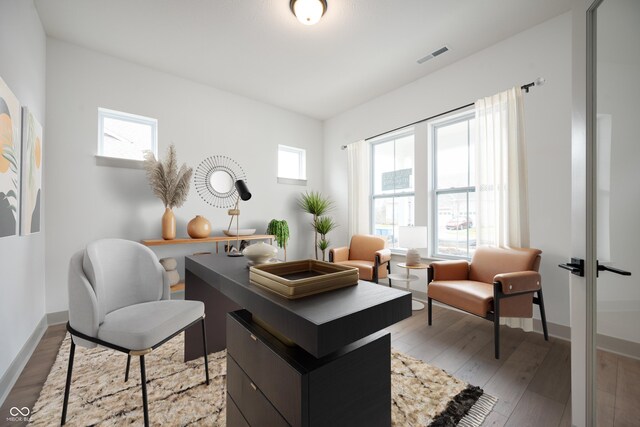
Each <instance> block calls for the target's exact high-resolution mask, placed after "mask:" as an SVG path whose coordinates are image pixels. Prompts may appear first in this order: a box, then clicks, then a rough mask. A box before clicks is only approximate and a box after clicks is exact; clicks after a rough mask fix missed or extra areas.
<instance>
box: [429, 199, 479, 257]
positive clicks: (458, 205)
mask: <svg viewBox="0 0 640 427" xmlns="http://www.w3.org/2000/svg"><path fill="white" fill-rule="evenodd" d="M436 203H437V216H436V228H437V243H436V244H437V248H436V253H437V254H440V255H451V256H462V257H467V256H471V254H472V253H473V251H474V250H475V246H476V224H475V193H473V192H471V193H467V192H459V193H444V194H438V196H437V202H436Z"/></svg>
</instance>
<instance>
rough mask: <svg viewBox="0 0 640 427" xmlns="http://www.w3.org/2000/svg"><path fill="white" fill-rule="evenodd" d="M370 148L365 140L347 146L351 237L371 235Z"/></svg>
mask: <svg viewBox="0 0 640 427" xmlns="http://www.w3.org/2000/svg"><path fill="white" fill-rule="evenodd" d="M369 153H370V146H369V143H368V142H367V141H365V140H362V141H358V142H354V143H353V144H349V145H347V162H348V168H347V171H348V175H349V177H348V183H347V187H348V192H349V212H348V214H349V237H351V236H353V235H354V234H369V194H370V192H369V186H370V179H371V177H370V172H369V168H370V165H369V162H370V154H369Z"/></svg>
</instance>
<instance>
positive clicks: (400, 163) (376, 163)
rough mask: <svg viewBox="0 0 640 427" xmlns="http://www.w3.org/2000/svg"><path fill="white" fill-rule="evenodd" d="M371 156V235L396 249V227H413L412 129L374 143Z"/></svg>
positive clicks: (413, 176) (403, 130) (384, 137)
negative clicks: (376, 236) (384, 240)
mask: <svg viewBox="0 0 640 427" xmlns="http://www.w3.org/2000/svg"><path fill="white" fill-rule="evenodd" d="M371 156H372V158H371V164H372V168H371V170H372V174H371V178H372V183H371V188H372V195H371V228H372V230H371V232H372V234H376V235H378V236H383V237H385V238H386V239H387V242H388V247H390V248H397V247H399V245H398V229H399V227H400V226H401V225H414V213H415V175H414V129H413V127H412V128H409V129H407V128H405V129H402V130H400V131H398V132H394V133H392V134H387V135H383V136H382V137H380V138H377V139H376V140H374V141H373V142H372V143H371Z"/></svg>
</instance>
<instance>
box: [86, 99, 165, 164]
mask: <svg viewBox="0 0 640 427" xmlns="http://www.w3.org/2000/svg"><path fill="white" fill-rule="evenodd" d="M146 150H150V151H151V152H152V153H153V155H154V156H156V158H157V157H158V120H156V119H152V118H149V117H143V116H138V115H135V114H129V113H123V112H120V111H114V110H107V109H105V108H98V156H104V157H111V158H116V159H128V160H139V161H142V160H144V152H145V151H146Z"/></svg>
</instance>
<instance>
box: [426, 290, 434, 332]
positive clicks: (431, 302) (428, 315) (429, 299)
mask: <svg viewBox="0 0 640 427" xmlns="http://www.w3.org/2000/svg"><path fill="white" fill-rule="evenodd" d="M432 309H433V300H432V299H431V298H429V297H427V318H428V319H429V326H431V310H432Z"/></svg>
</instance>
